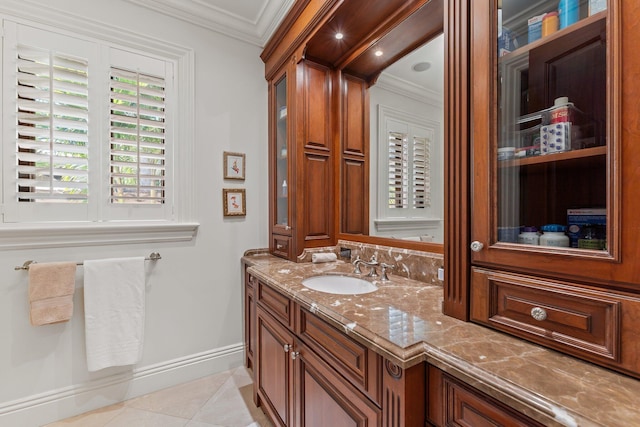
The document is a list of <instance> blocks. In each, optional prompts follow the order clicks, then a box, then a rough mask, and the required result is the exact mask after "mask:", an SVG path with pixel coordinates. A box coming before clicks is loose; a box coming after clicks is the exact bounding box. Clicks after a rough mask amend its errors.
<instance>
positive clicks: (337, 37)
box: [336, 32, 344, 40]
mask: <svg viewBox="0 0 640 427" xmlns="http://www.w3.org/2000/svg"><path fill="white" fill-rule="evenodd" d="M343 37H344V34H342V33H340V32H338V33H336V39H337V40H342V38H343Z"/></svg>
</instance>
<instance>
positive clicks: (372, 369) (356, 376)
mask: <svg viewBox="0 0 640 427" xmlns="http://www.w3.org/2000/svg"><path fill="white" fill-rule="evenodd" d="M299 319H300V322H299V329H300V330H299V333H298V336H299V337H300V338H301V339H302V340H304V342H305V343H306V344H307V345H308V346H309V347H311V348H312V349H313V350H314V351H315V352H316V353H318V354H319V355H320V356H321V357H322V358H323V359H325V360H327V361H328V362H329V364H330V365H331V366H332V367H333V368H334V369H335V370H336V371H338V372H339V373H340V374H342V375H343V376H344V377H345V378H346V379H347V380H348V381H349V382H350V383H351V384H353V385H354V386H355V387H357V388H358V389H359V390H360V391H362V392H364V393H365V394H367V395H368V396H369V398H371V399H372V400H373V401H374V402H376V403H377V404H378V405H379V404H380V396H379V394H380V392H379V390H380V383H381V381H380V366H381V357H380V356H379V355H377V354H376V353H375V352H374V351H372V350H370V349H368V348H367V347H365V346H364V345H362V344H360V343H359V342H357V341H355V340H353V339H352V338H350V337H349V336H347V335H345V334H344V332H343V331H340V330H338V329H336V328H334V327H333V326H331V325H329V324H328V323H327V322H325V321H323V320H321V319H320V318H318V317H317V316H315V315H314V314H312V313H311V312H309V311H307V310H306V309H304V308H300V309H299Z"/></svg>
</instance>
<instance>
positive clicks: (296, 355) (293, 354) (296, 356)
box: [291, 351, 300, 360]
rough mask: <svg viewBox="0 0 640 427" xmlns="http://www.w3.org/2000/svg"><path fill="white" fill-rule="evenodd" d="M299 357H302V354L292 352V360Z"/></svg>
mask: <svg viewBox="0 0 640 427" xmlns="http://www.w3.org/2000/svg"><path fill="white" fill-rule="evenodd" d="M298 356H300V352H299V351H292V352H291V360H296V359H297V358H298Z"/></svg>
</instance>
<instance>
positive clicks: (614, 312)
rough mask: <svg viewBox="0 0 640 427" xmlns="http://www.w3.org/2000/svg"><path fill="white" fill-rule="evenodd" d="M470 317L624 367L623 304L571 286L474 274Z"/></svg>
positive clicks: (475, 271) (512, 276) (480, 272)
mask: <svg viewBox="0 0 640 427" xmlns="http://www.w3.org/2000/svg"><path fill="white" fill-rule="evenodd" d="M472 274H473V276H472V290H471V295H472V297H471V301H472V302H471V318H472V320H474V321H477V322H481V323H485V324H488V325H490V326H492V327H494V328H496V329H500V330H503V331H507V332H510V333H513V334H514V335H518V336H520V337H523V338H526V339H529V340H532V341H535V342H538V343H541V344H544V345H547V346H549V347H553V348H556V349H560V350H561V351H565V352H567V353H570V354H576V355H579V356H581V357H586V358H588V359H591V360H600V361H608V362H614V363H619V362H620V357H621V354H620V353H621V352H620V336H621V330H620V323H621V309H622V307H621V306H622V300H621V299H620V298H616V296H615V295H614V294H605V293H603V292H598V291H593V290H589V289H584V288H580V287H578V285H573V284H570V283H564V282H557V281H546V280H542V279H537V278H533V277H528V276H520V275H516V274H509V273H500V272H494V271H490V270H483V269H473V273H472Z"/></svg>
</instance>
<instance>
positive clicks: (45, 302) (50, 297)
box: [29, 262, 76, 326]
mask: <svg viewBox="0 0 640 427" xmlns="http://www.w3.org/2000/svg"><path fill="white" fill-rule="evenodd" d="M75 283H76V264H75V263H74V262H51V263H42V264H40V263H38V264H31V265H30V266H29V305H30V318H31V324H32V325H33V326H41V325H48V324H51V323H58V322H66V321H68V320H69V319H71V315H72V314H73V292H74V290H75Z"/></svg>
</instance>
